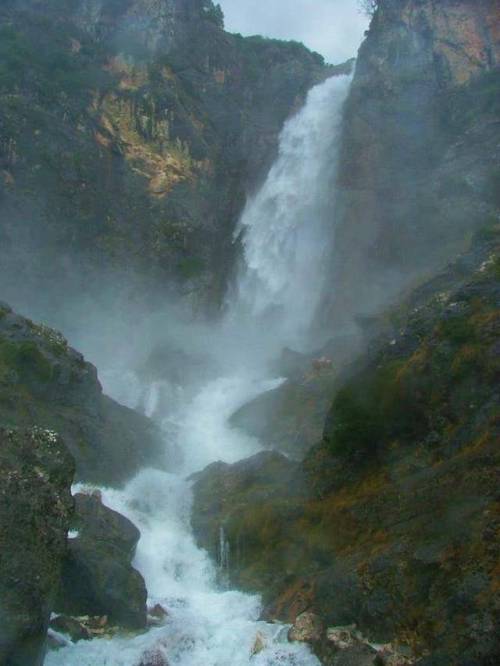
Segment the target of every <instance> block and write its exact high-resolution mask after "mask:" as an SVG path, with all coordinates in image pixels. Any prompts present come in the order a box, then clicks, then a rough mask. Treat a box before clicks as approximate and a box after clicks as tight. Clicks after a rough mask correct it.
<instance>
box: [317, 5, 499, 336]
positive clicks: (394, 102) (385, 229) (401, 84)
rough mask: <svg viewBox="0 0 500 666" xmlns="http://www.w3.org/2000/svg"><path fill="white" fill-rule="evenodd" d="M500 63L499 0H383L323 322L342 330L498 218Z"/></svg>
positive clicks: (343, 179)
mask: <svg viewBox="0 0 500 666" xmlns="http://www.w3.org/2000/svg"><path fill="white" fill-rule="evenodd" d="M499 68H500V5H499V4H498V2H497V1H496V0H439V2H434V1H433V0H422V1H419V2H415V1H414V0H380V1H379V2H378V9H377V11H376V12H375V15H374V18H373V21H372V24H371V27H370V30H369V32H368V35H367V38H366V40H365V42H364V43H363V45H362V47H361V50H360V52H359V57H358V62H357V67H356V74H355V77H354V83H353V87H352V91H351V95H350V98H349V100H348V103H347V106H346V121H345V132H344V140H343V147H342V155H341V162H340V169H339V182H338V186H339V193H338V195H337V208H336V217H335V219H336V225H337V226H336V230H337V231H336V243H335V255H334V257H333V258H332V268H331V279H330V281H329V285H328V286H329V292H330V294H331V295H330V296H329V297H328V299H327V301H328V305H329V316H328V317H326V319H327V320H328V321H330V322H331V321H332V320H334V321H335V324H336V327H337V328H338V327H339V325H340V323H341V322H344V323H347V324H349V323H352V321H353V318H356V316H357V315H359V314H370V313H373V312H377V311H378V309H379V308H380V307H384V306H386V305H387V304H389V303H391V302H392V301H393V300H394V299H395V298H397V297H398V296H399V295H400V294H401V293H402V292H403V291H404V290H405V289H407V288H408V286H410V285H413V284H415V282H416V281H417V280H421V279H422V277H427V276H429V275H431V274H432V273H433V272H434V271H435V270H436V269H438V268H440V267H442V266H443V265H444V264H445V263H446V262H447V261H449V260H450V259H452V258H453V257H454V256H456V254H457V253H458V252H460V251H462V250H463V249H465V248H466V247H467V244H468V242H469V241H470V237H471V234H472V233H473V231H474V229H477V228H480V227H481V226H483V225H484V224H485V220H487V218H491V219H492V220H494V219H498V217H499V215H500V200H499V196H498V193H499V191H500V152H499V148H498V145H499V139H500V126H499V122H498V120H499V117H500V92H499V91H500V69H499ZM332 284H333V285H335V289H331V285H332Z"/></svg>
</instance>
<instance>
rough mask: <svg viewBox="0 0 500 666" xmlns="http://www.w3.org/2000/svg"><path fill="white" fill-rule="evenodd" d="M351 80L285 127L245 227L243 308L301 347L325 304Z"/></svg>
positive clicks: (314, 97) (315, 98)
mask: <svg viewBox="0 0 500 666" xmlns="http://www.w3.org/2000/svg"><path fill="white" fill-rule="evenodd" d="M349 85H350V77H349V76H340V77H332V78H329V79H327V80H326V81H325V82H324V83H322V84H320V85H318V86H316V87H315V88H313V89H312V90H311V91H310V92H309V95H308V98H307V102H306V104H305V106H304V107H303V109H302V110H301V111H300V112H299V113H297V114H296V115H295V116H293V117H292V118H291V119H290V120H288V122H287V123H286V124H285V126H284V128H283V131H282V133H281V136H280V145H279V155H278V158H277V160H276V162H275V163H274V165H273V166H272V168H271V170H270V172H269V175H268V177H267V179H266V181H265V182H264V184H263V186H262V187H261V189H260V190H259V191H258V192H257V193H256V195H255V196H254V197H252V198H251V199H250V200H249V201H248V203H247V206H246V208H245V210H244V213H243V216H242V219H241V221H240V225H239V232H242V234H243V248H244V261H243V264H242V266H241V269H240V274H239V277H238V285H237V293H236V305H237V308H239V310H240V311H241V310H243V311H246V312H247V313H248V314H250V315H251V316H253V317H257V318H259V319H262V318H266V319H267V320H268V321H269V322H270V323H271V326H272V327H273V328H278V329H279V330H278V335H279V334H281V337H282V338H283V340H282V341H283V342H289V343H291V344H293V343H295V344H298V345H299V346H300V344H301V341H302V339H303V337H304V335H305V334H306V333H307V330H308V328H309V326H310V324H311V322H312V319H313V317H314V314H315V312H316V309H317V307H318V304H319V297H320V294H321V289H322V284H323V278H324V275H325V261H326V254H325V249H328V246H329V244H330V243H331V242H332V240H333V229H332V228H333V222H334V220H333V216H332V208H333V196H332V184H333V181H334V177H335V171H336V167H337V155H338V145H339V137H340V131H341V120H342V108H343V105H344V102H345V99H346V97H347V93H348V90H349Z"/></svg>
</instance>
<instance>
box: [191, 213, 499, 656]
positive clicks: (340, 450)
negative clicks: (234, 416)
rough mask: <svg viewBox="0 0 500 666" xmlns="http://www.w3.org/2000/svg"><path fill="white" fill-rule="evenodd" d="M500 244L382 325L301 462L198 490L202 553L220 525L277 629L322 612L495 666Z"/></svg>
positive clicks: (437, 652)
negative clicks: (282, 623)
mask: <svg viewBox="0 0 500 666" xmlns="http://www.w3.org/2000/svg"><path fill="white" fill-rule="evenodd" d="M499 241H500V236H499V227H498V225H497V226H494V227H491V228H490V230H489V231H488V232H483V233H482V234H480V235H479V237H478V238H477V239H476V241H475V242H474V244H473V247H472V249H471V250H470V251H469V252H468V253H466V254H465V255H463V256H462V257H461V258H460V259H459V260H458V261H456V262H454V263H453V264H452V265H451V266H450V267H449V268H448V269H447V270H446V271H444V272H443V273H442V274H440V275H439V276H438V277H436V278H434V279H433V280H432V281H430V282H428V283H426V284H425V285H423V286H422V287H421V288H420V289H419V290H418V291H417V292H415V293H414V294H413V295H412V297H411V298H410V299H409V300H408V301H407V302H406V303H405V304H404V305H403V306H400V307H398V308H397V309H394V310H392V311H390V312H388V313H387V315H386V316H385V317H384V318H383V319H380V320H378V323H377V326H378V339H377V341H376V342H374V343H373V344H372V347H371V349H370V350H369V352H368V353H367V354H366V355H364V356H363V357H362V358H360V359H359V360H358V361H357V362H356V363H355V364H354V365H353V366H352V367H351V368H349V370H348V371H346V373H345V375H344V377H343V378H342V379H341V382H342V388H341V389H340V390H338V391H337V393H336V397H335V399H334V401H333V406H332V408H331V411H330V414H329V417H328V419H327V423H326V427H325V430H324V435H323V438H322V441H321V443H319V444H318V445H317V446H316V447H314V448H313V449H312V450H311V452H310V453H309V454H308V456H307V457H306V459H305V461H304V462H303V463H293V462H290V461H289V460H287V459H286V458H284V457H282V456H280V455H278V454H274V453H268V454H261V455H259V456H257V457H255V458H253V459H251V460H249V461H243V462H240V463H238V464H236V465H233V466H230V465H223V464H218V465H213V466H211V467H209V468H208V469H207V470H206V471H205V472H203V473H202V474H201V475H200V476H199V477H198V478H197V479H196V481H195V486H194V487H195V496H196V500H195V506H194V511H193V519H192V520H193V526H194V529H195V532H196V533H197V535H198V538H199V541H200V543H201V544H203V545H204V546H205V547H207V548H208V549H209V550H210V552H211V553H212V554H213V555H214V557H217V553H218V550H217V549H218V544H219V539H220V527H221V526H222V527H223V528H224V534H225V536H226V539H227V540H228V543H229V545H230V552H231V558H230V564H229V568H228V570H227V571H226V573H227V575H228V576H229V578H230V580H231V581H232V582H235V583H237V584H238V585H240V586H242V587H244V588H245V589H251V590H258V591H260V592H261V593H262V594H263V595H264V599H265V601H266V602H267V603H268V604H269V605H268V608H267V611H266V615H267V616H269V617H277V618H280V619H288V620H292V621H293V620H294V619H295V618H296V616H297V615H298V614H299V613H301V612H303V611H305V610H313V611H316V612H317V613H319V614H320V615H321V616H322V617H323V618H324V620H325V621H326V622H327V623H328V625H350V624H352V623H355V624H357V625H358V627H359V628H360V629H361V630H362V632H363V633H364V634H366V635H368V636H369V638H371V639H372V640H374V641H377V642H386V641H394V640H396V641H397V642H399V643H400V644H401V645H403V646H405V649H408V648H411V650H412V651H413V652H414V653H415V654H416V656H419V657H420V658H421V659H422V660H421V662H419V663H422V664H425V665H429V666H430V665H432V666H437V665H440V664H454V665H455V666H462V665H463V666H465V665H466V664H475V665H479V664H481V665H483V664H484V665H485V666H486V665H488V666H493V664H496V663H498V659H499V657H500V646H499V645H498V642H497V637H496V636H495V633H494V627H495V626H498V619H499V618H498V610H499V600H498V561H499V547H498V544H499V536H500V533H499V527H500V523H499V518H500V516H499V512H498V509H499V507H498V466H499V462H500V461H499V458H498V442H499V441H500V422H499V418H500V396H499V393H498V387H499V379H500V375H499V372H500V368H499V365H498V362H499V358H500V354H499V349H498V340H499V333H500V330H499V323H500V319H499V316H500V291H499V285H500V273H499V266H500V264H499V262H500V244H499ZM325 663H330V662H328V661H327V662H325ZM332 663H337V662H332ZM339 663H340V662H339ZM363 663H364V662H363ZM367 663H368V662H367ZM370 663H371V662H370Z"/></svg>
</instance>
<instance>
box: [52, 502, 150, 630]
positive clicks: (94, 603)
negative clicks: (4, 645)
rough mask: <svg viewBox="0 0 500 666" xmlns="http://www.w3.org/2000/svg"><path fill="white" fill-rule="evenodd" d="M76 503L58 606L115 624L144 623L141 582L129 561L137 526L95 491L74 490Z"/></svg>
mask: <svg viewBox="0 0 500 666" xmlns="http://www.w3.org/2000/svg"><path fill="white" fill-rule="evenodd" d="M75 503H76V516H75V524H74V526H75V527H76V528H77V529H78V536H77V537H76V538H74V539H71V540H70V541H69V545H68V556H67V557H66V559H65V561H64V566H63V571H62V585H61V590H60V594H59V600H58V610H60V611H62V612H65V613H68V614H70V615H85V614H90V615H107V616H108V617H109V620H110V622H111V623H114V624H117V625H120V626H124V627H129V628H133V629H140V628H143V627H145V626H146V623H147V609H146V598H147V592H146V586H145V584H144V580H143V578H142V576H141V574H140V573H139V572H138V571H136V570H135V569H134V568H133V567H132V565H131V561H132V558H133V556H134V552H135V547H136V545H137V542H138V540H139V537H140V532H139V530H138V529H137V528H136V527H135V526H134V525H133V524H132V523H131V522H130V521H129V520H128V519H127V518H125V517H124V516H122V515H120V514H119V513H117V512H116V511H112V510H111V509H109V508H108V507H106V506H104V505H103V504H102V502H101V500H100V497H98V496H96V495H92V496H90V495H77V496H76V497H75Z"/></svg>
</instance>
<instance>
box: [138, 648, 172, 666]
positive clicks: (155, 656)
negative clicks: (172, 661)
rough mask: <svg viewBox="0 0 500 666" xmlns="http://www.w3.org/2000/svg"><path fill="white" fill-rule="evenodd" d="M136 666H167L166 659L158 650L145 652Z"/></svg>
mask: <svg viewBox="0 0 500 666" xmlns="http://www.w3.org/2000/svg"><path fill="white" fill-rule="evenodd" d="M137 666H169V662H168V659H167V658H166V656H165V655H164V653H163V651H162V650H160V649H153V650H148V651H147V652H145V653H144V654H143V655H142V657H141V661H140V662H139V663H138V664H137Z"/></svg>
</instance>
